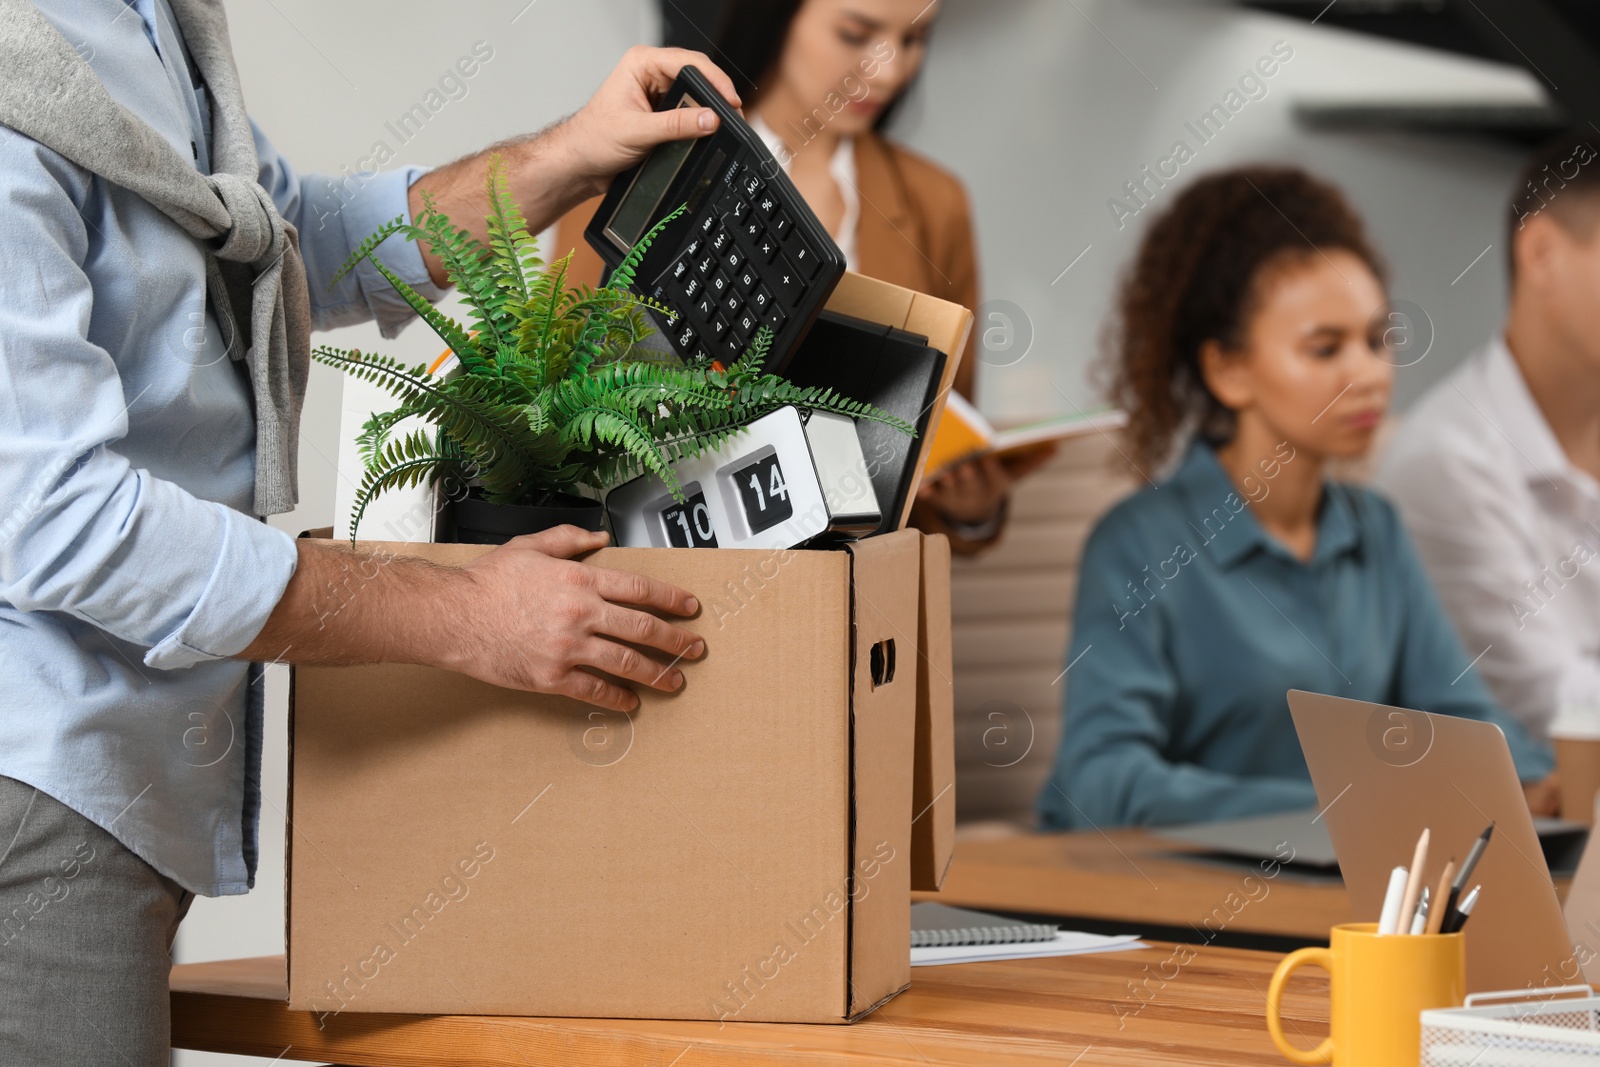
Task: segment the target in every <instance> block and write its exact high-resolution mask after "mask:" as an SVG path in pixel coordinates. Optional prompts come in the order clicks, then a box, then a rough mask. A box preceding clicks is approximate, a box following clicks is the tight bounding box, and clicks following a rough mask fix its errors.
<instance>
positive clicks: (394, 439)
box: [313, 157, 915, 543]
mask: <svg viewBox="0 0 1600 1067" xmlns="http://www.w3.org/2000/svg"><path fill="white" fill-rule="evenodd" d="M487 188H488V194H489V205H490V206H489V213H488V216H487V218H486V220H485V221H486V224H487V225H486V229H487V232H488V244H487V246H486V245H485V244H484V243H482V242H480V241H478V240H477V239H476V238H474V237H473V236H471V235H470V234H469V233H468V232H466V231H465V230H462V229H458V228H457V227H456V226H455V225H454V224H453V223H451V221H450V219H449V218H448V217H446V216H445V215H444V214H442V213H441V212H439V211H438V210H437V208H436V207H435V204H434V201H433V200H432V199H431V198H430V197H428V196H427V195H426V194H424V196H423V203H424V210H423V212H422V213H421V214H420V215H418V217H417V218H416V220H415V222H407V221H406V220H405V217H404V216H401V217H400V218H396V219H394V220H393V221H391V222H389V223H387V224H385V225H384V226H382V227H380V228H379V229H378V230H377V231H376V232H375V233H373V234H372V235H371V236H369V237H368V238H367V239H366V240H365V241H363V242H362V243H361V245H360V246H359V247H358V248H357V249H356V251H355V252H354V253H353V254H352V255H351V257H350V259H349V260H348V261H347V262H346V263H345V264H344V265H343V266H342V267H341V268H340V270H339V272H338V273H337V274H336V275H335V280H336V281H337V280H338V278H340V277H343V276H344V275H345V274H346V273H348V272H349V271H350V270H352V269H354V268H355V266H356V265H357V264H358V263H360V262H361V261H362V260H363V259H368V260H371V262H372V263H373V265H374V266H375V267H376V268H377V269H378V271H379V272H380V273H381V274H382V275H383V277H384V278H386V279H387V280H388V282H389V284H390V285H392V286H393V287H394V288H395V290H396V291H397V292H399V294H400V295H401V296H402V297H403V298H404V299H405V301H406V303H408V304H410V305H411V307H412V308H413V309H415V310H416V312H417V314H418V315H419V316H421V318H422V319H423V321H424V322H426V323H427V324H428V325H429V326H430V327H431V328H432V329H433V331H434V332H435V333H436V334H438V335H439V337H440V339H441V340H443V341H444V343H445V344H446V345H448V346H449V348H450V351H451V352H453V353H454V354H455V357H456V361H457V363H458V369H457V370H456V371H455V372H453V373H451V374H449V375H440V374H430V373H429V371H428V369H427V367H425V366H422V365H418V366H415V367H406V366H404V365H402V364H401V363H400V362H398V361H397V360H394V359H391V358H389V357H386V356H380V355H374V354H372V353H370V352H362V351H359V350H354V349H338V348H331V347H327V346H323V347H320V348H318V349H316V350H315V351H314V352H313V356H314V357H315V358H316V359H317V360H318V361H319V362H322V363H325V364H327V365H329V366H332V367H338V368H340V369H342V370H344V371H346V372H348V373H350V374H352V375H354V376H356V377H358V378H361V379H364V380H366V381H370V382H374V383H377V384H379V385H382V386H383V387H385V388H386V389H387V390H388V391H389V392H390V393H391V394H392V395H393V396H394V397H395V399H396V400H397V401H398V406H397V407H395V408H394V409H392V410H390V411H385V412H381V413H379V414H376V415H373V416H372V418H371V419H369V420H368V421H367V422H366V424H365V425H364V427H363V428H362V432H361V435H360V437H359V439H358V444H359V446H360V450H361V456H362V460H363V463H364V465H365V472H364V475H363V477H362V481H361V485H360V487H359V490H358V492H357V494H356V501H355V507H354V513H353V515H352V517H351V519H352V521H351V532H352V537H354V535H355V533H356V531H357V530H358V528H359V526H360V523H361V517H362V515H363V514H364V513H365V511H366V509H367V506H368V505H369V504H370V503H371V501H372V500H373V498H374V497H376V496H378V495H379V494H380V493H383V492H385V491H388V490H391V489H395V488H399V487H412V486H416V485H419V484H424V483H426V484H429V485H438V484H439V483H440V482H441V480H443V481H444V483H445V484H446V485H447V486H450V487H453V488H452V489H451V491H450V492H449V493H448V496H449V497H450V498H451V500H452V502H453V507H454V510H455V516H454V519H455V522H454V526H455V531H456V539H457V540H462V541H473V542H477V543H494V542H502V541H505V540H508V539H509V538H510V537H512V536H514V535H516V534H518V533H532V532H535V531H536V530H538V529H544V528H548V527H550V526H555V525H559V524H561V523H563V522H571V523H574V524H576V525H580V526H585V527H587V528H589V529H595V530H598V529H600V528H601V526H602V521H603V510H602V508H601V507H600V505H599V503H598V501H597V500H596V499H595V496H596V495H597V494H598V492H600V491H602V490H604V489H607V488H609V487H610V486H612V485H615V484H618V483H620V482H622V481H626V480H628V479H630V478H633V477H636V476H638V475H639V474H642V473H651V474H654V475H656V476H658V477H659V478H660V479H661V480H662V481H663V482H664V483H665V484H666V486H667V488H668V490H669V491H670V492H671V493H672V495H673V496H674V497H675V498H677V499H678V500H679V501H680V502H682V501H683V499H684V494H683V491H682V488H681V486H680V485H679V484H678V481H677V479H676V478H675V477H674V476H673V473H672V470H671V464H672V463H674V462H676V461H678V460H680V459H684V458H688V457H691V456H694V455H698V454H699V453H700V452H702V451H704V450H707V449H713V448H716V447H717V446H718V445H720V444H722V442H723V441H725V440H726V439H727V438H728V437H729V436H730V435H731V434H733V433H735V432H737V431H738V430H739V429H740V428H741V427H743V426H745V425H747V424H748V423H750V422H751V421H753V420H755V419H757V418H760V417H761V416H763V415H766V414H768V413H770V412H772V411H775V410H777V409H778V408H780V407H782V406H784V405H786V404H793V405H796V406H798V407H803V408H814V409H818V410H823V411H831V412H836V413H838V414H841V415H847V416H850V417H852V418H864V419H873V420H876V421H879V422H883V423H886V424H888V425H891V426H894V427H895V428H896V429H899V430H900V431H902V432H904V433H907V434H914V433H915V429H914V428H913V427H912V426H910V425H909V424H908V423H906V422H905V421H904V420H902V419H899V418H896V417H894V416H892V415H889V414H887V413H886V412H884V411H882V410H880V409H878V408H875V407H873V406H871V405H868V404H862V403H858V402H856V401H853V400H849V399H846V398H844V397H841V396H839V395H838V394H836V393H835V392H833V390H831V389H819V388H814V387H812V388H801V387H799V386H796V385H794V384H793V383H791V382H788V381H786V380H784V379H783V378H781V377H779V376H777V375H775V374H769V373H766V372H764V371H763V370H762V369H761V367H762V362H763V360H764V358H765V355H766V351H767V348H768V346H769V345H770V343H771V333H770V331H768V330H766V329H765V328H763V329H762V330H760V331H758V332H757V334H756V336H755V337H754V339H753V340H752V342H751V344H750V346H749V348H748V350H747V351H745V352H744V353H743V354H742V355H741V356H740V357H739V359H738V360H736V361H735V362H734V364H733V365H732V366H730V367H727V368H723V367H722V366H721V365H720V364H716V363H712V364H710V365H706V366H701V365H688V366H686V365H684V364H683V363H682V361H680V360H678V359H677V358H676V357H674V356H670V355H666V354H663V353H662V352H660V351H658V350H649V351H645V350H642V349H641V348H640V347H639V346H640V342H641V341H643V340H644V339H645V338H646V337H648V336H649V335H650V334H651V333H653V332H654V327H653V325H652V323H651V321H650V319H649V317H648V316H647V315H646V311H647V310H649V309H651V308H652V307H654V308H656V309H658V310H661V309H660V308H659V305H654V304H652V302H651V301H650V300H649V299H648V298H646V297H641V296H639V295H637V294H634V293H631V292H628V291H627V286H628V285H630V284H631V283H632V281H633V277H634V272H635V271H636V270H637V269H638V266H639V262H640V260H641V259H642V258H643V256H644V253H645V251H646V250H647V249H648V248H649V245H650V242H651V241H652V240H653V239H654V238H655V236H656V235H657V234H658V233H659V232H660V231H661V229H662V228H663V227H664V226H665V225H666V224H667V223H669V222H670V221H671V220H672V219H674V218H676V217H677V215H678V214H679V213H681V211H682V210H683V209H682V208H679V209H678V211H676V212H673V213H671V214H669V215H668V216H667V217H666V218H664V219H662V220H661V222H660V223H658V224H657V225H656V226H654V227H653V228H652V229H651V230H650V231H649V232H648V233H646V234H645V235H644V236H643V237H642V238H640V240H639V242H638V244H637V245H635V246H634V248H633V249H632V250H631V251H630V252H629V254H628V255H627V257H626V258H625V259H624V260H623V261H622V263H621V264H620V265H619V266H618V267H617V268H616V269H615V270H614V271H613V272H612V275H611V278H610V280H609V284H607V285H605V286H602V287H600V288H598V289H591V288H589V287H587V286H581V287H573V288H569V287H568V286H567V284H566V279H567V268H568V263H569V262H570V260H571V258H572V257H571V255H570V254H568V256H567V257H566V258H564V259H562V260H560V261H559V262H557V263H556V264H554V266H552V267H550V268H549V269H548V270H547V269H545V265H544V263H543V262H542V261H541V260H540V259H539V257H538V253H537V250H536V248H535V244H534V240H533V238H532V237H531V236H530V235H529V233H528V229H527V224H526V222H525V221H524V219H523V216H522V213H521V211H520V210H519V209H518V207H517V205H516V204H515V203H514V202H513V200H512V198H511V194H510V189H509V185H508V183H507V180H506V175H505V169H504V164H503V163H502V161H501V160H500V158H499V157H492V158H491V160H490V163H489V172H488V179H487ZM395 234H400V235H402V236H403V237H405V239H407V240H411V241H423V242H426V243H427V245H428V246H429V248H430V249H431V251H433V252H434V253H435V254H437V255H438V256H439V257H440V259H442V260H443V262H444V265H445V270H446V273H447V274H448V275H449V277H450V280H451V281H452V282H453V283H454V284H455V285H456V287H457V288H459V289H460V290H461V295H462V298H463V300H464V301H465V303H466V304H467V305H468V307H469V308H470V309H471V321H470V325H466V324H462V323H459V322H457V321H455V320H454V319H452V318H450V317H449V316H448V315H445V314H444V313H443V312H441V311H439V310H438V309H437V308H435V307H434V306H433V305H432V304H430V303H429V302H428V301H427V300H426V299H424V298H423V297H422V296H420V295H418V294H417V293H416V292H415V291H414V290H413V289H412V288H411V287H410V286H408V285H407V284H406V283H405V282H404V281H402V280H401V279H400V278H399V277H398V276H396V275H395V274H394V273H393V272H392V271H390V270H389V268H387V267H386V266H384V265H383V263H382V262H380V261H379V260H378V259H377V257H376V255H375V253H376V250H377V248H378V246H379V245H381V244H382V243H383V242H384V241H385V240H387V239H388V238H390V237H392V236H394V235H395ZM415 418H420V419H422V420H423V421H425V422H427V423H430V424H431V425H432V429H431V430H412V431H410V432H408V433H404V434H403V435H400V436H396V433H395V431H396V427H397V426H398V425H399V424H400V423H402V422H404V421H406V420H408V419H415Z"/></svg>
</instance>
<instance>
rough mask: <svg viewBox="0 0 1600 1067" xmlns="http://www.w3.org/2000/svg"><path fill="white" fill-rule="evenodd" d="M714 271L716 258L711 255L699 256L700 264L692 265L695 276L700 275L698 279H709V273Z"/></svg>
mask: <svg viewBox="0 0 1600 1067" xmlns="http://www.w3.org/2000/svg"><path fill="white" fill-rule="evenodd" d="M716 269H717V257H715V256H713V255H709V254H707V255H704V256H701V257H700V262H698V263H696V264H695V265H694V272H695V273H696V274H698V275H700V277H702V278H709V277H711V273H712V272H713V271H715V270H716Z"/></svg>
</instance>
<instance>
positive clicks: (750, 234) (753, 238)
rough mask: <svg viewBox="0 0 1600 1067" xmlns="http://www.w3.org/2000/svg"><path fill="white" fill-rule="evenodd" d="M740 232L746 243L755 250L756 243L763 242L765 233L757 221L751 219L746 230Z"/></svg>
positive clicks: (746, 224) (745, 225)
mask: <svg viewBox="0 0 1600 1067" xmlns="http://www.w3.org/2000/svg"><path fill="white" fill-rule="evenodd" d="M740 232H741V233H743V234H744V240H745V243H746V244H748V245H750V246H751V247H752V248H753V247H755V245H756V243H757V242H759V241H760V240H761V234H762V232H763V231H762V229H761V223H759V222H757V221H756V220H755V219H751V220H750V221H749V222H747V223H745V224H744V229H743V230H742V231H740Z"/></svg>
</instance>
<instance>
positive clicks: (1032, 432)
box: [924, 390, 1127, 477]
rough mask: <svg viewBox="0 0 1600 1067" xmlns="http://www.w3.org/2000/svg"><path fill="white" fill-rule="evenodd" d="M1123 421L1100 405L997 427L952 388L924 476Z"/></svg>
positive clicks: (1118, 413)
mask: <svg viewBox="0 0 1600 1067" xmlns="http://www.w3.org/2000/svg"><path fill="white" fill-rule="evenodd" d="M1126 421H1127V416H1126V415H1125V414H1124V413H1123V412H1121V411H1118V410H1116V409H1115V408H1108V407H1102V408H1096V409H1095V410H1093V411H1087V412H1082V413H1079V412H1073V413H1072V414H1071V415H1058V416H1055V417H1052V418H1048V419H1038V420H1036V421H1033V422H1025V423H1021V424H1019V425H1015V426H1008V427H1006V428H1005V429H996V428H995V427H994V426H992V425H990V423H989V420H988V419H986V418H984V417H983V413H982V412H980V411H979V410H978V409H977V408H975V407H973V406H972V404H971V403H970V402H969V401H967V400H966V399H964V398H963V397H962V396H961V395H960V394H959V393H956V392H955V391H954V390H952V391H951V392H950V395H949V397H948V398H947V399H946V401H945V407H944V414H943V416H941V417H940V419H939V426H938V428H937V429H936V430H934V433H933V441H932V442H931V443H930V444H929V445H928V464H927V469H926V474H925V475H924V477H932V476H933V475H935V474H938V473H939V472H940V471H941V470H943V469H944V468H946V467H948V466H950V465H951V464H953V463H956V462H958V461H960V460H964V459H973V458H975V457H977V456H983V455H992V456H995V457H997V458H998V459H1000V460H1002V461H1003V460H1005V459H1008V458H1013V457H1017V456H1020V455H1022V454H1023V453H1026V452H1028V451H1031V450H1032V449H1034V448H1037V447H1038V446H1039V445H1042V444H1049V443H1053V442H1058V441H1066V440H1069V439H1071V438H1073V437H1081V436H1082V435H1084V434H1086V433H1100V432H1103V431H1106V430H1113V429H1120V428H1121V427H1122V425H1123V423H1125V422H1126Z"/></svg>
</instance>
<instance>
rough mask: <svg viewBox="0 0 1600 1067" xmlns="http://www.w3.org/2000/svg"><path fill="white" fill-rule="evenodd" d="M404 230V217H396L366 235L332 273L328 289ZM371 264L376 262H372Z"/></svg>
mask: <svg viewBox="0 0 1600 1067" xmlns="http://www.w3.org/2000/svg"><path fill="white" fill-rule="evenodd" d="M405 228H406V217H405V216H404V215H397V216H395V217H394V218H392V219H390V220H389V221H388V222H386V223H384V224H383V225H382V226H379V227H378V228H377V229H376V230H374V231H373V232H372V233H370V234H368V235H367V238H366V240H364V241H362V242H361V243H360V244H359V245H356V250H355V251H354V252H351V253H350V258H349V259H347V260H345V261H344V263H343V264H342V265H341V266H340V267H339V269H338V270H336V271H334V272H333V277H332V278H331V279H329V281H328V288H329V289H332V288H333V287H334V286H335V285H337V284H338V283H339V281H340V279H342V278H343V277H344V276H345V275H346V274H349V273H350V272H351V271H353V270H355V269H356V265H357V264H358V263H360V262H361V261H362V260H363V259H366V258H367V257H368V256H370V255H372V253H373V252H375V251H377V248H378V246H379V245H381V244H383V242H385V241H387V240H388V239H389V238H391V237H393V236H394V235H395V234H397V233H399V232H400V231H402V230H404V229H405ZM373 262H377V261H376V260H374V261H373Z"/></svg>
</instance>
